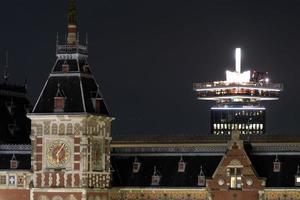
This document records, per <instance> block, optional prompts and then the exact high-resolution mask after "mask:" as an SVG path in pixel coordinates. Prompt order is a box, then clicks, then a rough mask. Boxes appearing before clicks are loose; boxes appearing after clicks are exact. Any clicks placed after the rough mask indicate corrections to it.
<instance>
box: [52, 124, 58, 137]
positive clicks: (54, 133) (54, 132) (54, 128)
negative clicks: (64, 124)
mask: <svg viewBox="0 0 300 200" xmlns="http://www.w3.org/2000/svg"><path fill="white" fill-rule="evenodd" d="M52 134H53V135H57V124H52Z"/></svg>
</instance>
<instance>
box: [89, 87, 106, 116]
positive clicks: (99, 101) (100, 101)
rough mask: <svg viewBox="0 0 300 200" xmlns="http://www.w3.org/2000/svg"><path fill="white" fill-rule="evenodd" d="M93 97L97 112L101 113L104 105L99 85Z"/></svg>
mask: <svg viewBox="0 0 300 200" xmlns="http://www.w3.org/2000/svg"><path fill="white" fill-rule="evenodd" d="M91 97H92V98H91V99H92V103H93V106H94V110H95V112H96V113H100V112H101V109H102V108H101V107H102V104H103V99H102V95H101V93H100V89H99V85H97V91H93V92H91Z"/></svg>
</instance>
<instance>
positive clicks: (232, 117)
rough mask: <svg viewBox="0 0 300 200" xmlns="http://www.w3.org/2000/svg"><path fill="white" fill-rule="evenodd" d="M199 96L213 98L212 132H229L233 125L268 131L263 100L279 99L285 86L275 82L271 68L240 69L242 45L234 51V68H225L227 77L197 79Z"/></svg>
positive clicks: (256, 131)
mask: <svg viewBox="0 0 300 200" xmlns="http://www.w3.org/2000/svg"><path fill="white" fill-rule="evenodd" d="M193 88H194V90H195V92H196V94H197V98H198V99H199V100H212V101H215V102H216V105H215V106H214V107H212V108H211V132H212V133H213V134H218V135H219V134H230V133H231V132H232V130H233V129H235V130H236V129H237V130H241V131H242V134H263V133H265V107H263V106H261V105H260V103H261V101H267V100H278V99H279V95H280V92H281V91H282V90H283V86H282V84H280V83H272V82H271V81H270V78H269V76H268V72H257V71H244V72H241V49H240V48H236V51H235V71H229V70H227V71H226V80H225V81H213V82H206V83H195V84H194V87H193Z"/></svg>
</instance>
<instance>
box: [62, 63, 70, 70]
mask: <svg viewBox="0 0 300 200" xmlns="http://www.w3.org/2000/svg"><path fill="white" fill-rule="evenodd" d="M61 68H62V70H61V71H62V72H63V73H69V71H70V65H69V64H68V63H67V61H65V62H64V64H62V66H61Z"/></svg>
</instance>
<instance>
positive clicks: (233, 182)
mask: <svg viewBox="0 0 300 200" xmlns="http://www.w3.org/2000/svg"><path fill="white" fill-rule="evenodd" d="M229 176H230V188H231V189H241V188H242V168H229Z"/></svg>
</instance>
